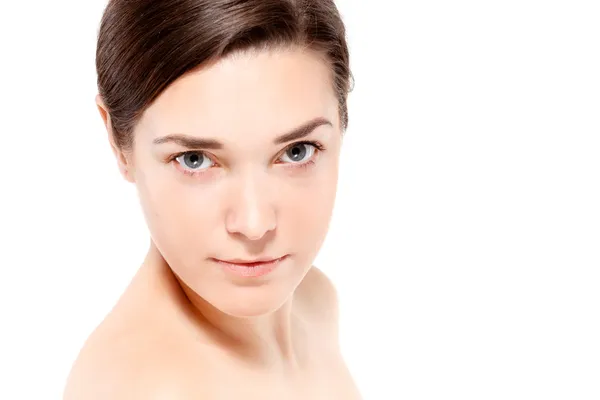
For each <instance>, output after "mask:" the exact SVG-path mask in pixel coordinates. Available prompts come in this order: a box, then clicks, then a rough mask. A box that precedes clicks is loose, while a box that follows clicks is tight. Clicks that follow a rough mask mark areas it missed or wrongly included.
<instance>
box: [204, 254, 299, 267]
mask: <svg viewBox="0 0 600 400" xmlns="http://www.w3.org/2000/svg"><path fill="white" fill-rule="evenodd" d="M285 257H287V255H285V256H283V257H277V258H274V257H261V258H257V259H254V260H242V259H240V258H235V259H232V260H219V259H218V258H215V260H216V261H219V262H223V263H227V264H236V265H241V266H245V267H253V266H256V265H260V264H269V263H272V262H275V261H281V260H283V259H284V258H285Z"/></svg>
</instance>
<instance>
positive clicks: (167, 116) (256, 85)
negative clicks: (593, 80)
mask: <svg viewBox="0 0 600 400" xmlns="http://www.w3.org/2000/svg"><path fill="white" fill-rule="evenodd" d="M315 117H325V118H327V119H329V120H330V121H331V122H332V123H334V124H335V125H334V126H335V127H336V128H338V124H339V121H338V120H339V116H338V102H337V99H336V96H335V93H334V90H333V84H332V77H331V70H330V67H329V66H328V65H327V63H326V62H325V61H324V60H323V59H322V58H321V57H320V56H319V55H317V54H316V53H313V52H312V51H308V50H300V49H290V50H271V51H260V52H256V51H253V52H243V53H236V54H233V55H231V56H228V57H226V58H223V59H221V60H219V61H217V62H215V63H213V64H211V65H209V66H205V67H202V68H201V69H198V70H196V71H194V72H192V73H189V74H187V75H185V76H184V77H182V78H180V79H179V80H177V81H175V82H174V83H173V84H172V85H170V86H169V87H168V88H167V89H166V90H165V91H164V92H163V93H162V94H161V95H160V96H159V97H158V98H157V100H156V101H155V102H154V103H153V104H152V105H151V106H150V107H149V108H148V109H147V110H146V112H145V113H144V115H143V116H142V119H141V121H140V126H143V127H144V129H143V130H144V131H146V132H147V133H146V134H147V135H148V136H149V137H148V139H150V140H152V139H153V138H155V137H157V136H161V135H164V134H168V133H187V134H191V135H197V136H210V137H215V138H219V139H221V140H223V141H224V142H228V141H232V142H236V141H238V142H239V140H243V138H247V137H252V138H261V137H264V138H269V140H270V139H271V138H272V137H273V136H276V135H278V134H281V133H282V132H285V131H288V130H290V129H291V128H294V127H296V126H299V125H301V124H303V123H305V122H306V121H308V120H310V119H313V118H315Z"/></svg>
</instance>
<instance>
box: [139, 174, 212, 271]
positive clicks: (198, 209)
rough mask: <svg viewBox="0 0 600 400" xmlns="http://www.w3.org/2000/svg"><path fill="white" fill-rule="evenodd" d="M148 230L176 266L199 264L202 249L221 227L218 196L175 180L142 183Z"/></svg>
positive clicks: (143, 207)
mask: <svg viewBox="0 0 600 400" xmlns="http://www.w3.org/2000/svg"><path fill="white" fill-rule="evenodd" d="M138 192H139V197H140V202H141V205H142V209H143V212H144V215H145V218H146V223H147V224H148V229H149V230H150V233H151V235H152V238H153V240H154V242H155V243H156V245H157V247H158V248H159V249H160V250H161V252H162V254H163V256H164V257H165V258H166V259H167V261H168V262H169V263H171V264H172V265H180V264H183V265H187V264H189V263H194V262H196V261H197V256H198V250H199V249H201V248H202V247H201V246H202V243H206V242H208V241H209V239H210V238H211V237H212V236H214V229H215V227H217V226H218V225H217V222H216V218H218V213H217V212H215V210H214V207H215V201H214V194H211V193H210V190H209V189H204V190H199V187H194V186H189V185H182V184H181V183H180V182H178V181H177V180H174V179H173V178H170V179H168V178H167V179H161V180H159V179H152V180H144V181H142V182H138Z"/></svg>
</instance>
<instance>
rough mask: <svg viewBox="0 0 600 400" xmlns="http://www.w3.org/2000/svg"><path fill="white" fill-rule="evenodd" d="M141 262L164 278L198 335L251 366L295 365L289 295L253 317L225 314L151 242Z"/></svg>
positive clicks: (294, 327)
mask: <svg viewBox="0 0 600 400" xmlns="http://www.w3.org/2000/svg"><path fill="white" fill-rule="evenodd" d="M144 264H148V265H149V266H150V265H151V266H152V267H151V268H153V269H156V270H157V272H159V273H160V274H161V276H163V277H164V278H165V279H164V281H165V282H167V286H168V290H167V293H170V295H171V298H173V299H177V303H176V304H177V305H178V307H179V308H180V309H181V311H184V312H185V313H186V314H187V315H188V316H189V320H190V321H191V322H192V324H193V326H194V329H198V330H199V332H200V336H201V337H203V338H206V339H208V340H209V341H210V343H211V344H216V345H217V346H218V347H219V348H220V349H221V350H224V351H225V352H226V353H229V354H230V355H233V356H235V357H236V358H237V359H240V360H242V361H243V362H244V363H248V364H251V365H252V366H253V367H267V368H271V367H274V366H275V367H279V366H282V365H283V366H285V367H292V368H293V367H295V366H297V365H298V357H297V354H298V353H299V352H298V343H297V341H296V340H295V336H296V334H297V332H299V327H298V323H297V322H298V319H297V318H296V316H295V315H294V313H293V312H292V303H293V298H294V297H293V296H290V298H289V299H288V300H287V301H286V302H285V303H284V304H283V305H282V306H281V307H279V308H278V309H277V310H275V311H273V312H271V313H269V314H266V315H260V316H254V317H235V316H231V315H228V314H226V313H224V312H222V311H220V310H219V309H217V308H216V307H214V306H213V305H212V304H210V303H209V302H207V301H206V300H204V299H203V298H202V297H201V296H199V295H198V294H197V293H196V292H194V291H193V290H192V289H191V288H189V287H188V286H187V285H186V284H185V283H184V282H183V281H181V279H179V277H178V276H177V275H175V274H174V273H173V271H172V270H171V268H170V267H169V265H168V264H167V262H166V261H165V260H164V258H163V257H162V255H161V254H160V252H159V251H158V249H156V247H155V245H154V244H153V243H152V244H151V248H150V251H149V253H148V256H147V259H146V261H145V263H144Z"/></svg>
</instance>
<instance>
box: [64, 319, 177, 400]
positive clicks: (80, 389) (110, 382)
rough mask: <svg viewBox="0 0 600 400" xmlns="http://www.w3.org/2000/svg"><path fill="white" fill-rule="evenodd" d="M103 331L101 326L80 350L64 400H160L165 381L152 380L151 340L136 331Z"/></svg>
mask: <svg viewBox="0 0 600 400" xmlns="http://www.w3.org/2000/svg"><path fill="white" fill-rule="evenodd" d="M103 328H104V327H103V326H100V327H99V329H98V330H97V331H96V332H94V333H93V334H92V335H91V336H90V337H89V338H88V340H87V341H86V343H85V345H84V347H83V348H82V349H81V351H80V353H79V355H78V357H77V360H76V361H75V363H74V364H73V366H72V368H71V371H70V374H69V377H68V380H67V383H66V386H65V389H64V393H63V396H64V397H63V399H64V400H82V399H86V400H96V399H98V400H100V399H115V400H119V399H137V398H148V399H160V398H161V397H157V396H159V394H160V392H164V391H165V389H166V387H165V386H164V385H165V383H164V382H165V381H164V380H162V379H161V380H156V379H153V364H154V362H153V358H154V357H153V356H152V353H153V352H154V350H153V349H152V348H151V347H152V346H149V345H151V341H149V340H148V339H147V338H145V337H143V336H141V335H139V334H136V332H135V330H133V329H132V330H130V331H127V330H125V329H123V330H122V331H121V332H117V331H113V332H107V331H106V330H105V329H103ZM148 347H150V348H148ZM144 348H146V352H144ZM159 385H160V386H159ZM163 398H166V397H163Z"/></svg>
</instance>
